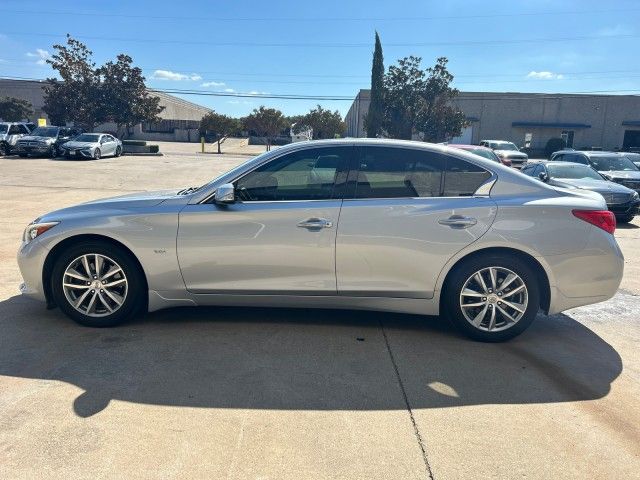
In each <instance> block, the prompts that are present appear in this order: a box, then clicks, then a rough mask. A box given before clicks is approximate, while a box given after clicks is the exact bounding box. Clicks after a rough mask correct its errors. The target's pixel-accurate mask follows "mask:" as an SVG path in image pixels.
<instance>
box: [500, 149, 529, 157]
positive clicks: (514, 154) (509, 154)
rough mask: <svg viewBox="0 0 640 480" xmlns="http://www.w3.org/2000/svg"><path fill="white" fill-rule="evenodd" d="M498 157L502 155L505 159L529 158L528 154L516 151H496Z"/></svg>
mask: <svg viewBox="0 0 640 480" xmlns="http://www.w3.org/2000/svg"><path fill="white" fill-rule="evenodd" d="M494 152H496V155H500V156H502V157H505V158H529V156H528V155H527V154H526V153H522V152H516V151H515V150H494Z"/></svg>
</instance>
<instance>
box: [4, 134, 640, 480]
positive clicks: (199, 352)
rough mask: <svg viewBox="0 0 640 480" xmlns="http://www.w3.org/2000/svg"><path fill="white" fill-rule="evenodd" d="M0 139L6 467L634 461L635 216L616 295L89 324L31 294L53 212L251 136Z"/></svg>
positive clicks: (523, 470)
mask: <svg viewBox="0 0 640 480" xmlns="http://www.w3.org/2000/svg"><path fill="white" fill-rule="evenodd" d="M161 148H162V150H163V151H164V152H165V156H163V157H133V156H124V157H120V158H105V159H102V160H98V161H86V162H82V161H65V160H62V159H60V160H50V159H19V158H17V157H4V158H2V157H0V172H2V173H1V175H0V226H1V227H2V228H1V231H0V238H1V241H0V405H1V408H0V477H1V478H7V479H9V478H11V479H16V478H65V479H75V478H88V477H91V478H97V479H99V478H129V479H137V478H190V479H191V478H229V479H241V478H242V479H245V478H250V479H321V478H332V479H333V478H349V479H353V478H358V479H413V478H416V479H425V478H430V477H431V478H436V479H457V478H467V479H469V478H478V479H480V478H482V479H485V478H576V479H578V478H580V479H583V478H598V477H601V478H638V472H639V471H640V356H639V355H638V345H640V315H639V314H638V312H639V311H640V297H639V296H638V295H640V251H639V249H638V246H639V245H640V221H639V220H638V219H636V220H635V221H634V223H633V224H629V225H625V226H621V227H620V228H619V230H618V231H617V232H616V236H617V238H618V241H619V243H620V245H621V247H622V249H623V251H624V254H625V257H626V271H625V278H624V280H623V283H622V286H621V290H620V292H619V293H618V294H617V295H616V297H614V298H613V299H612V300H610V301H608V302H605V303H602V304H599V305H595V306H590V307H582V308H578V309H575V310H571V311H568V312H565V313H564V314H560V315H554V316H551V317H545V316H543V315H540V316H539V317H538V319H537V320H536V322H535V323H534V324H533V326H532V327H531V328H530V329H529V330H528V331H527V332H525V333H524V334H523V335H521V336H520V337H518V338H517V339H515V340H513V341H511V342H508V343H505V344H498V345H488V344H479V343H474V342H471V341H468V340H466V339H464V338H462V337H460V336H458V334H457V333H456V332H455V331H453V329H452V328H450V327H449V326H448V325H447V324H446V323H444V322H443V321H441V320H440V319H438V318H424V317H417V316H409V315H395V314H381V313H371V312H350V311H306V310H285V309H271V310H267V309H246V308H242V309H241V308H215V309H213V308H207V309H204V308H203V309H173V310H167V311H161V312H156V313H153V314H149V315H147V316H145V317H144V318H141V319H139V320H137V321H135V322H134V323H131V324H128V325H125V326H122V327H119V328H115V329H106V330H94V329H88V328H83V327H80V326H77V325H76V324H74V323H72V322H71V321H70V320H68V319H67V318H66V317H64V316H63V315H62V314H61V313H60V311H58V310H51V311H47V310H45V308H44V306H43V305H41V304H39V303H36V302H33V301H30V300H27V299H23V298H21V297H20V296H19V294H18V285H19V283H20V281H21V278H20V273H19V271H18V267H17V264H16V260H15V253H16V250H17V248H18V245H19V241H20V236H21V234H22V231H23V229H24V227H25V226H26V224H27V223H28V222H30V221H31V220H33V219H34V218H36V217H37V216H38V215H39V214H42V213H44V212H46V211H49V210H53V209H57V208H61V207H64V206H68V205H71V204H75V203H78V202H82V201H87V200H91V199H95V198H99V197H106V196H114V195H118V194H124V193H129V192H132V191H139V190H157V189H165V188H172V187H186V186H191V185H200V184H202V183H204V182H205V181H207V180H209V179H210V178H212V177H213V176H215V175H216V174H217V173H219V172H221V171H223V170H226V169H228V168H230V167H232V166H234V165H236V164H237V163H239V162H241V161H244V160H246V159H247V158H248V157H247V156H246V155H223V156H218V155H196V154H195V153H194V152H195V151H196V150H197V145H193V144H187V145H184V144H183V145H171V144H167V145H162V146H161Z"/></svg>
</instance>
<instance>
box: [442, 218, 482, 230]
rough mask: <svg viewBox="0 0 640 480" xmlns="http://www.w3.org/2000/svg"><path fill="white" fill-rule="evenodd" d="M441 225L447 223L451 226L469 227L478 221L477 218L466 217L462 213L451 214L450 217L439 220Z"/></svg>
mask: <svg viewBox="0 0 640 480" xmlns="http://www.w3.org/2000/svg"><path fill="white" fill-rule="evenodd" d="M438 223H439V224H440V225H446V226H447V227H451V228H469V227H473V226H474V225H475V224H476V223H478V221H477V220H476V219H475V218H471V217H464V216H462V215H451V216H450V217H449V218H441V219H440V220H438Z"/></svg>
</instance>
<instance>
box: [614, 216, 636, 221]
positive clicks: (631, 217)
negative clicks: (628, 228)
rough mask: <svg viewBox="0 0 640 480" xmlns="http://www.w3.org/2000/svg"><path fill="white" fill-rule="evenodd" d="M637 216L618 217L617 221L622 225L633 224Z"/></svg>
mask: <svg viewBox="0 0 640 480" xmlns="http://www.w3.org/2000/svg"><path fill="white" fill-rule="evenodd" d="M634 217H635V215H624V216H622V217H616V220H617V221H618V222H620V223H629V222H632V221H633V219H634Z"/></svg>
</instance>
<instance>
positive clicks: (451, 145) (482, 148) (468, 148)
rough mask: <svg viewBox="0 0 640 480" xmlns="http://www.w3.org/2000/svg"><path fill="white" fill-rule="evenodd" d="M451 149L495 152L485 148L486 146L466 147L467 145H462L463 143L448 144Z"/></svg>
mask: <svg viewBox="0 0 640 480" xmlns="http://www.w3.org/2000/svg"><path fill="white" fill-rule="evenodd" d="M448 146H449V147H453V148H461V149H463V150H471V149H473V150H476V149H478V150H486V151H488V152H492V151H493V150H491V149H490V148H487V147H485V146H484V145H466V144H462V143H449V144H448Z"/></svg>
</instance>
